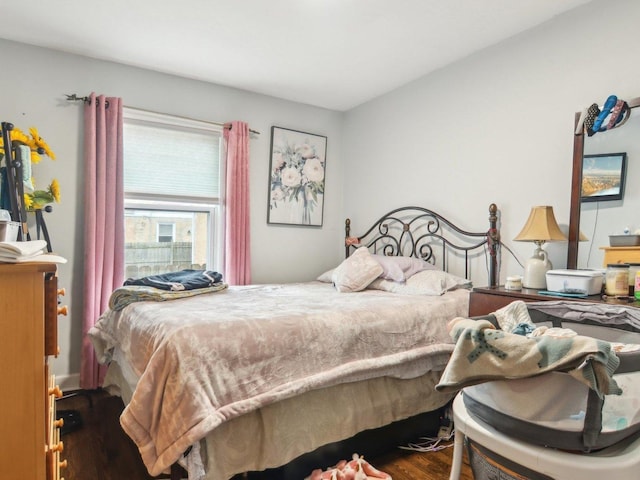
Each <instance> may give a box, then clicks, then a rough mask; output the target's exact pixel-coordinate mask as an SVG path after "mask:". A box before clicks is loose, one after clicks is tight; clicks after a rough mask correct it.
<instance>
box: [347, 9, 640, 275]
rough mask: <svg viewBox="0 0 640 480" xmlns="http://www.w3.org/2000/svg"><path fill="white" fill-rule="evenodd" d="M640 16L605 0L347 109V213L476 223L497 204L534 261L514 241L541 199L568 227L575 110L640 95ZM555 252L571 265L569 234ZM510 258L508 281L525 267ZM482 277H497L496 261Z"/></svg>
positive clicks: (510, 234) (509, 235)
mask: <svg viewBox="0 0 640 480" xmlns="http://www.w3.org/2000/svg"><path fill="white" fill-rule="evenodd" d="M639 19H640V2H637V1H636V0H598V1H595V2H593V3H589V4H587V5H585V6H583V7H580V8H578V9H577V10H575V11H572V12H569V13H568V14H566V15H562V16H560V17H557V18H555V19H553V20H552V21H550V22H548V23H546V24H544V25H542V26H540V27H538V28H536V29H534V30H531V31H529V32H526V33H523V34H520V35H518V36H516V37H514V38H511V39H509V40H508V41H505V42H502V43H500V44H498V45H496V46H494V47H492V48H489V49H486V50H484V51H482V52H480V53H478V54H476V55H473V56H471V57H468V58H466V59H464V60H462V61H460V62H458V63H456V64H455V65H451V66H449V67H447V68H444V69H442V70H440V71H438V72H436V73H434V74H432V75H429V76H426V77H423V78H420V79H418V80H416V81H414V82H413V83H411V84H409V85H406V86H404V87H402V88H399V89H397V90H395V91H393V92H391V93H389V94H387V95H384V96H382V97H379V98H377V99H375V100H373V101H371V102H368V103H366V104H363V105H361V106H359V107H358V108H355V109H353V110H351V111H349V112H347V115H346V120H345V129H344V132H343V138H344V149H343V152H342V158H343V159H344V164H345V214H346V215H347V216H351V217H352V218H355V219H358V224H359V225H362V224H367V222H368V221H369V220H373V219H375V218H376V217H377V216H378V215H379V213H380V212H381V210H386V209H390V208H394V207H397V206H401V205H404V204H419V205H423V206H429V207H431V208H433V209H434V210H436V211H439V212H442V213H444V214H445V215H449V217H450V218H452V219H456V220H459V221H461V222H462V225H463V226H466V227H467V228H468V229H474V230H475V229H483V228H485V225H486V218H487V216H488V206H489V204H490V203H492V202H495V203H496V204H497V205H498V207H499V208H500V210H501V229H502V239H503V241H504V242H505V243H506V244H507V246H508V247H510V248H511V249H512V250H514V252H515V253H516V255H517V257H518V258H519V259H520V262H522V263H524V261H525V260H526V258H528V257H529V256H530V255H531V254H532V253H533V250H534V246H533V245H532V244H530V243H521V242H513V240H512V239H513V238H514V237H515V236H516V235H517V234H518V233H519V231H520V229H521V228H522V227H523V226H524V223H525V221H526V219H527V216H528V214H529V210H530V208H531V207H532V206H534V205H552V206H553V208H554V211H555V214H556V218H557V220H558V222H559V223H560V224H561V227H563V228H564V229H565V231H566V228H567V227H568V223H569V201H570V198H569V195H570V188H571V163H572V151H573V133H572V132H573V122H574V114H575V112H576V111H580V110H582V109H583V108H585V107H587V106H589V105H590V104H591V103H593V102H598V103H600V104H602V103H603V102H604V100H605V99H606V98H607V96H608V95H609V94H611V93H615V94H617V95H618V96H619V97H621V98H632V97H637V96H640V62H639V61H638V58H640V42H638V41H637V37H638V20H639ZM458 34H464V32H452V33H451V35H458ZM445 41H446V39H445ZM363 180H366V181H363ZM628 187H629V188H633V186H631V185H628ZM363 199H366V201H362V200H363ZM360 222H362V224H361V223H360ZM546 249H547V251H548V252H549V255H550V259H551V261H552V262H553V264H554V267H556V268H562V267H565V266H566V257H567V244H566V243H553V244H548V245H546ZM502 259H503V265H502V269H501V278H502V281H504V279H505V277H506V276H507V275H513V274H522V268H521V267H520V265H518V263H517V262H516V261H515V260H514V259H513V257H512V255H511V254H509V253H508V252H507V251H506V250H503V253H502ZM472 279H473V281H474V283H475V284H476V285H482V284H486V274H485V271H484V267H480V268H476V269H475V271H474V275H473V276H472Z"/></svg>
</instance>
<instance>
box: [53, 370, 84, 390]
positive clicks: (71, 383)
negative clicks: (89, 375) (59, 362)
mask: <svg viewBox="0 0 640 480" xmlns="http://www.w3.org/2000/svg"><path fill="white" fill-rule="evenodd" d="M56 384H57V385H58V386H59V387H60V390H62V391H63V392H69V391H73V390H79V389H80V374H79V373H72V374H70V375H56Z"/></svg>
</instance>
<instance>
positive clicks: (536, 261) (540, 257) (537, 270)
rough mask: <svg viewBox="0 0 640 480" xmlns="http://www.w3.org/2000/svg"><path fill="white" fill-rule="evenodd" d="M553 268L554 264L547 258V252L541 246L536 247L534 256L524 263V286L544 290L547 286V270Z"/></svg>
mask: <svg viewBox="0 0 640 480" xmlns="http://www.w3.org/2000/svg"><path fill="white" fill-rule="evenodd" d="M551 268H552V265H551V262H550V261H549V259H548V258H547V252H545V251H544V250H542V248H540V247H538V248H536V251H535V252H533V256H532V257H531V258H529V259H527V262H526V263H525V264H524V275H523V276H522V286H523V287H524V288H534V289H536V290H544V289H545V288H547V270H551Z"/></svg>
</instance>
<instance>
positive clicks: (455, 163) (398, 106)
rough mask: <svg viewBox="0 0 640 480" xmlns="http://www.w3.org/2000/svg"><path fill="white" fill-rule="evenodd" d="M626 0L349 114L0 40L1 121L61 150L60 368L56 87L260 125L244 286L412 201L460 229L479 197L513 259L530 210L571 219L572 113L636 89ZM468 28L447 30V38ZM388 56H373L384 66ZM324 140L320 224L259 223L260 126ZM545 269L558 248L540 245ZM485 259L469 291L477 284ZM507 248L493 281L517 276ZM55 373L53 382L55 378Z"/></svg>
mask: <svg viewBox="0 0 640 480" xmlns="http://www.w3.org/2000/svg"><path fill="white" fill-rule="evenodd" d="M638 19H640V3H639V2H636V0H597V1H595V2H593V3H590V4H587V5H585V6H584V7H581V8H579V9H577V10H576V11H573V12H570V13H569V14H566V15H563V16H561V17H558V18H556V19H554V20H553V21H550V22H548V23H547V24H545V25H542V26H540V27H538V28H536V29H535V30H532V31H530V32H527V33H525V34H521V35H519V36H516V37H514V38H512V39H510V40H508V41H505V42H503V43H501V44H499V45H496V46H495V47H493V48H489V49H487V50H484V51H482V52H480V53H478V54H476V55H473V56H471V57H468V58H466V59H464V60H462V61H460V62H458V63H456V64H454V65H452V66H450V67H447V68H445V69H442V70H440V71H438V72H436V73H434V74H432V75H429V76H426V77H423V78H421V79H418V80H416V81H414V82H412V83H411V84H409V85H407V86H405V87H402V88H400V89H398V90H396V91H394V92H392V93H390V94H388V95H384V96H382V97H380V98H378V99H376V100H373V101H371V102H368V103H366V104H364V105H361V106H360V107H358V108H355V109H353V110H351V111H349V112H347V113H346V114H341V113H339V112H333V111H328V110H323V109H319V108H314V107H309V106H305V105H301V104H296V103H293V102H286V101H281V100H278V99H275V98H270V97H265V96H261V95H256V94H251V93H247V92H243V91H239V90H236V89H232V88H226V87H221V86H217V85H212V84H207V83H203V82H197V81H191V80H186V79H181V78H178V77H174V76H169V75H163V74H158V73H153V72H149V71H145V70H141V69H136V68H131V67H126V66H122V65H117V64H113V63H108V62H101V61H96V60H91V59H86V58H82V57H78V56H73V55H67V54H63V53H57V52H53V51H49V50H46V49H40V48H34V47H29V46H26V45H21V44H16V43H11V42H6V41H0V61H1V62H2V63H1V64H2V65H3V68H4V69H7V68H10V71H8V70H5V71H4V74H3V75H2V76H0V90H1V91H2V112H1V114H0V120H3V121H11V122H13V123H15V124H16V125H17V126H18V127H22V128H28V127H29V126H31V125H34V126H36V127H38V128H39V129H40V133H41V135H42V136H43V138H45V140H47V141H48V142H49V144H50V146H51V147H52V149H53V150H54V151H55V152H56V154H57V155H58V160H56V161H55V162H50V161H48V160H47V161H45V162H43V163H42V164H40V165H39V166H38V170H37V173H36V178H42V179H43V180H42V183H43V184H44V183H46V182H47V181H48V180H49V179H50V178H51V177H52V176H56V177H58V178H59V179H60V184H61V189H62V196H63V199H62V203H61V204H60V205H56V206H55V210H54V212H53V213H52V214H50V215H48V217H47V220H48V224H49V227H50V230H51V235H52V241H53V244H54V247H55V249H56V250H57V251H58V252H59V253H60V254H61V255H63V256H65V257H67V258H69V259H70V262H69V263H68V264H67V265H63V266H62V267H61V268H60V279H61V283H62V284H63V285H64V286H66V287H67V291H68V292H69V293H68V297H67V299H66V302H67V303H69V304H70V305H71V314H70V317H69V319H68V321H65V320H61V321H60V324H61V325H60V345H61V348H62V351H61V355H60V357H59V358H58V359H57V360H56V361H55V362H54V363H53V370H54V372H55V373H56V374H58V375H63V376H65V375H71V376H72V379H71V381H70V383H72V380H73V376H74V375H75V374H76V372H78V371H79V368H80V359H79V346H80V343H81V334H80V331H81V327H80V322H81V319H80V312H81V311H82V310H81V309H82V303H81V292H82V208H81V198H82V180H81V179H82V172H83V170H82V162H81V150H82V127H81V121H82V107H81V106H80V105H78V104H74V103H69V102H67V101H66V100H65V97H64V94H68V93H77V94H79V95H85V94H88V93H90V92H91V91H95V92H97V93H104V94H106V95H110V96H120V97H122V98H123V99H124V103H125V104H126V105H128V106H132V107H138V108H143V109H148V110H153V111H160V112H167V113H173V114H177V115H183V116H187V117H192V118H196V119H203V120H211V121H218V122H224V121H229V120H236V119H238V120H244V121H247V122H248V123H249V125H250V126H251V128H253V129H255V130H258V131H260V132H261V135H260V138H259V139H255V140H252V142H251V182H252V199H251V214H252V224H251V234H252V252H251V253H252V259H253V261H252V268H253V276H254V281H255V282H257V283H263V282H281V281H297V280H307V279H310V278H313V277H314V276H315V275H316V274H317V273H319V272H321V271H324V270H325V269H328V268H329V267H332V266H334V265H335V264H336V263H337V262H338V261H339V260H340V259H341V257H342V254H343V251H342V246H341V239H342V236H343V232H344V230H343V225H344V224H343V221H344V218H345V217H350V218H352V220H353V228H354V231H355V232H358V230H359V229H361V228H366V227H368V226H369V224H370V223H371V222H372V221H373V220H375V219H376V218H378V217H379V216H380V215H381V214H382V213H383V212H385V211H387V210H390V209H392V208H395V207H398V206H402V205H406V204H418V205H423V206H427V207H430V208H433V209H434V210H436V211H438V212H441V213H443V214H445V215H446V216H449V217H450V218H451V219H452V220H456V221H458V222H459V223H460V224H461V225H462V226H464V227H466V228H467V229H468V230H482V229H485V228H487V217H488V206H489V204H490V203H492V202H495V203H497V204H498V207H499V208H500V210H501V227H502V237H503V240H504V241H505V242H506V244H507V245H508V246H509V247H510V248H511V249H513V250H514V251H515V252H516V254H517V256H518V258H519V259H520V261H524V260H525V259H526V258H527V257H528V256H529V255H531V253H532V252H533V246H532V245H530V244H527V243H522V244H521V243H515V242H513V241H512V239H513V237H514V236H515V235H516V234H517V233H518V232H519V231H520V229H521V228H522V226H523V225H524V222H525V220H526V218H527V215H528V213H529V209H530V208H531V206H533V205H539V204H548V205H552V206H553V207H554V210H555V212H556V217H557V219H558V221H559V222H560V223H561V225H563V226H565V227H566V225H567V224H568V220H569V189H570V179H571V155H572V141H573V138H572V131H573V119H574V112H576V111H578V110H581V109H582V108H584V107H586V106H588V105H590V104H591V103H593V102H594V101H595V102H603V101H604V99H605V98H606V97H607V96H608V95H609V94H610V93H616V94H617V95H618V96H620V97H621V98H631V97H635V96H640V81H639V79H640V62H638V61H637V60H636V59H637V58H640V55H639V54H640V42H637V41H636V38H637V25H636V24H637V20H638ZM456 34H464V32H452V35H456ZM383 60H384V59H381V61H383ZM272 125H278V126H283V127H288V128H294V129H298V130H303V131H308V132H311V133H317V134H321V135H326V136H327V137H328V153H327V187H326V188H327V195H326V197H327V198H326V202H325V215H324V226H323V227H322V228H320V229H317V228H294V227H283V226H268V225H267V224H266V209H267V183H268V168H269V135H270V127H271V126H272ZM547 250H548V251H549V253H550V257H551V260H552V261H553V262H554V265H555V266H556V267H563V266H564V265H565V263H566V244H563V243H557V244H551V245H548V246H547ZM483 268H484V267H483V266H482V267H479V268H476V269H474V272H473V276H472V278H473V280H474V283H475V284H476V285H482V284H485V283H486V273H485V272H484V271H483ZM521 271H522V270H521V268H520V266H519V265H518V264H517V263H516V261H515V260H514V259H513V258H512V256H511V255H510V254H509V253H508V252H507V251H503V266H502V271H501V278H502V279H503V280H504V278H505V276H506V275H508V274H514V273H521ZM64 386H65V385H64V383H63V387H64Z"/></svg>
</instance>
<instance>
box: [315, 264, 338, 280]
mask: <svg viewBox="0 0 640 480" xmlns="http://www.w3.org/2000/svg"><path fill="white" fill-rule="evenodd" d="M334 270H335V268H332V269H331V270H327V271H326V272H324V273H322V274H320V276H319V277H318V278H316V280H317V281H319V282H324V283H331V282H333V278H332V277H333V271H334Z"/></svg>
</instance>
